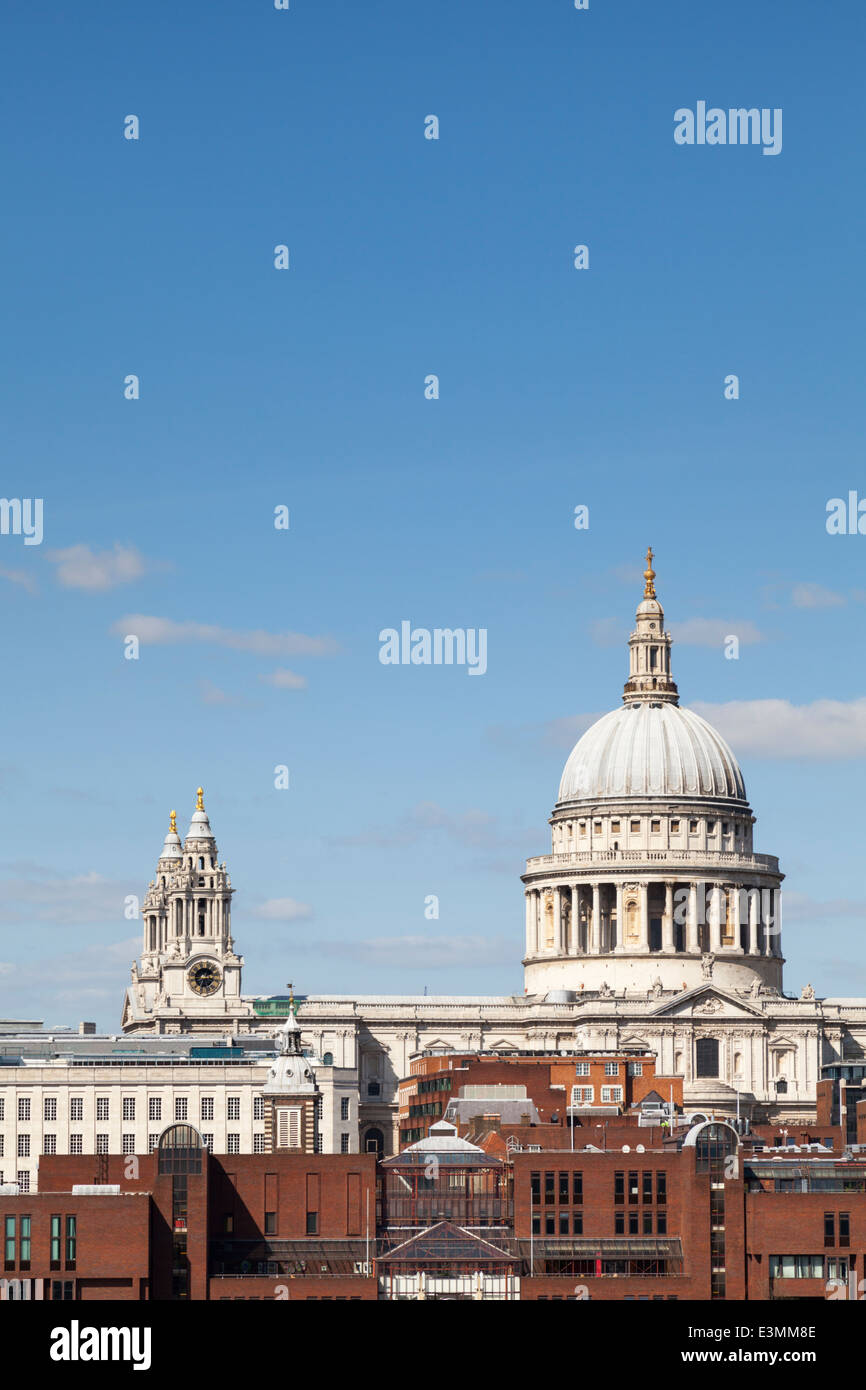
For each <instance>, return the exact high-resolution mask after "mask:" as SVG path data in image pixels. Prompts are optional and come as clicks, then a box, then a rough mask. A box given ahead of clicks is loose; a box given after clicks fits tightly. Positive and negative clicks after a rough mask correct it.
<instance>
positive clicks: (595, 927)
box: [589, 883, 601, 956]
mask: <svg viewBox="0 0 866 1390" xmlns="http://www.w3.org/2000/svg"><path fill="white" fill-rule="evenodd" d="M589 949H590V951H591V953H592V955H594V956H597V955H600V954H601V889H600V887H599V885H598V884H597V883H594V884H593V885H592V938H591V941H590V945H589Z"/></svg>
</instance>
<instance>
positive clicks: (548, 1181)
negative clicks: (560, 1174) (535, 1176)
mask: <svg viewBox="0 0 866 1390" xmlns="http://www.w3.org/2000/svg"><path fill="white" fill-rule="evenodd" d="M555 1201H556V1174H555V1173H545V1175H544V1204H545V1206H548V1207H549V1206H552V1205H553V1203H554V1202H555Z"/></svg>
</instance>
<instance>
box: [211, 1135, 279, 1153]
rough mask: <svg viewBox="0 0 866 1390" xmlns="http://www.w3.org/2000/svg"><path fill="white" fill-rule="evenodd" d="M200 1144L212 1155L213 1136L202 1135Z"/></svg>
mask: <svg viewBox="0 0 866 1390" xmlns="http://www.w3.org/2000/svg"><path fill="white" fill-rule="evenodd" d="M262 1137H264V1136H262ZM201 1142H202V1143H203V1144H204V1146H205V1148H206V1149H209V1150H210V1152H211V1153H213V1135H212V1134H203V1135H202V1137H201Z"/></svg>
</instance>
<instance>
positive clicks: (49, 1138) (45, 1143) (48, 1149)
mask: <svg viewBox="0 0 866 1390" xmlns="http://www.w3.org/2000/svg"><path fill="white" fill-rule="evenodd" d="M42 1152H43V1153H44V1154H56V1153H57V1135H56V1134H46V1135H44V1136H43V1139H42Z"/></svg>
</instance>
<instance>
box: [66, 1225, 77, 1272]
mask: <svg viewBox="0 0 866 1390" xmlns="http://www.w3.org/2000/svg"><path fill="white" fill-rule="evenodd" d="M77 1245H78V1219H77V1217H75V1216H67V1218H66V1268H67V1269H74V1268H75V1252H76V1249H77Z"/></svg>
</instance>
